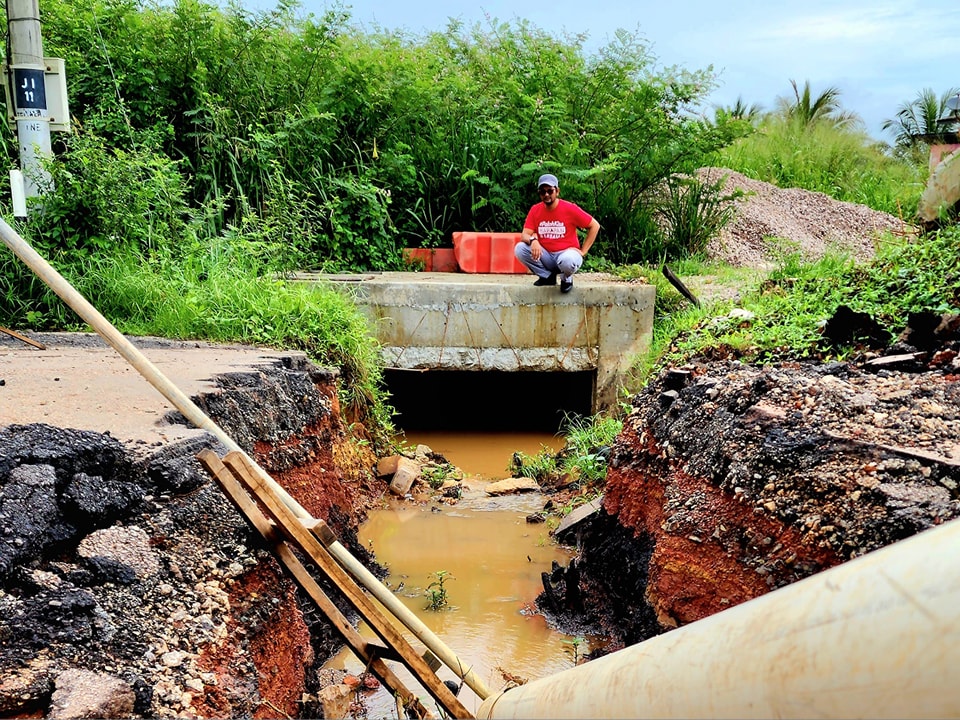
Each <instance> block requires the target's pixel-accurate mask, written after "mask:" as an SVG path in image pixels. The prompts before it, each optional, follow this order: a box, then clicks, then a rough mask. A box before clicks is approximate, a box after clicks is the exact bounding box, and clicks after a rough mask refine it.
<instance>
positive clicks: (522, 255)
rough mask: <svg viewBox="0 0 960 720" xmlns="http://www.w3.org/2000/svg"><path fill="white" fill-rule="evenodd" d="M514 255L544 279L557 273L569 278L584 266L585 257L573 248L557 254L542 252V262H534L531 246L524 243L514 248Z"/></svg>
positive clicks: (519, 243)
mask: <svg viewBox="0 0 960 720" xmlns="http://www.w3.org/2000/svg"><path fill="white" fill-rule="evenodd" d="M513 254H514V255H516V256H517V260H519V261H520V262H522V263H523V264H524V265H526V266H527V267H528V268H530V272H532V273H533V274H534V275H537V276H538V277H542V278H548V277H550V276H551V275H554V274H556V273H560V274H561V275H563V277H564V278H569V277H570V276H571V275H573V274H574V273H575V272H576V271H577V270H579V269H580V266H581V265H583V255H581V254H580V251H579V250H574V249H573V248H567V249H566V250H561V251H560V252H555V253H553V252H550V251H549V250H541V251H540V260H534V259H533V258H532V257H530V246H529V245H527V244H526V243H524V242H518V243H517V244H516V245H515V246H514V248H513Z"/></svg>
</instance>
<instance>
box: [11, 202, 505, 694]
mask: <svg viewBox="0 0 960 720" xmlns="http://www.w3.org/2000/svg"><path fill="white" fill-rule="evenodd" d="M0 239H2V240H3V242H4V244H5V245H6V246H7V247H8V248H10V250H11V252H13V254H14V255H16V256H17V257H18V258H20V260H21V261H22V262H23V263H24V264H25V265H27V267H29V268H30V269H31V270H32V271H33V272H34V273H35V274H36V275H37V277H39V278H40V279H41V280H42V281H43V282H44V283H46V285H47V286H48V287H49V288H50V289H51V290H53V291H54V292H55V293H56V294H57V295H58V296H59V297H60V299H62V300H63V301H64V302H65V303H66V304H67V305H69V306H70V308H71V309H72V310H73V311H74V312H75V313H77V315H79V316H80V317H81V318H82V319H83V320H84V321H85V322H86V323H87V324H88V325H90V327H92V328H93V329H94V330H95V331H96V332H97V334H98V335H100V336H101V337H102V338H103V339H104V340H106V342H107V343H108V344H109V345H110V346H111V347H112V348H113V349H114V350H116V351H117V352H118V353H120V355H121V356H122V357H123V358H124V359H125V360H126V361H127V362H129V363H130V364H131V365H132V366H133V367H134V368H135V369H136V370H137V372H139V373H140V374H141V375H142V376H143V377H144V378H146V380H147V382H149V383H150V384H151V385H153V387H154V388H156V389H157V390H158V391H159V392H160V394H161V395H163V396H164V397H165V398H166V399H167V400H169V401H170V402H171V403H172V404H173V406H174V407H175V408H177V410H179V411H180V412H181V413H182V414H183V416H184V417H185V418H187V420H189V421H190V422H191V423H193V424H194V425H195V426H196V427H198V428H200V429H203V430H206V431H207V432H209V433H210V434H211V435H213V436H214V437H215V438H216V439H217V440H219V441H220V442H221V443H223V445H224V446H225V447H226V448H227V449H228V450H232V451H235V452H238V453H240V454H242V455H243V456H244V457H245V458H246V460H247V461H248V462H249V463H250V467H251V468H252V470H253V471H254V473H255V474H256V476H257V477H258V478H260V479H261V480H262V481H263V483H264V484H265V485H266V486H267V487H269V488H270V490H271V491H272V492H273V493H274V494H275V495H276V496H277V497H278V498H280V500H281V501H282V502H283V504H284V505H286V506H287V507H288V508H290V511H291V512H292V513H293V514H294V515H296V516H297V517H298V518H300V519H301V520H304V521H311V520H314V518H313V517H311V515H310V513H308V512H307V511H306V510H305V509H304V508H303V506H301V505H300V504H299V503H298V502H297V501H296V500H295V499H294V498H293V497H291V495H290V494H289V493H288V492H287V491H286V490H284V489H283V488H282V487H281V486H280V485H279V484H278V483H277V482H276V481H275V480H274V479H273V478H272V477H270V475H269V474H268V473H267V471H266V470H264V469H263V468H261V467H260V465H258V464H257V463H256V461H254V460H253V458H251V457H250V456H249V455H247V453H246V452H245V451H244V450H243V448H241V447H240V446H239V445H238V444H237V443H236V441H234V440H233V438H231V437H230V436H229V435H227V433H226V432H224V431H223V429H222V428H220V426H218V425H217V424H216V423H215V422H213V420H211V419H210V418H209V417H207V416H206V414H204V412H203V411H202V410H201V409H200V408H199V407H197V405H196V404H195V403H194V402H193V401H192V400H191V399H190V398H189V397H187V396H186V395H185V394H184V393H183V391H181V390H180V388H178V387H177V386H176V385H174V384H173V383H172V382H171V381H170V380H169V379H168V378H167V377H166V376H165V375H164V374H163V373H161V372H160V370H158V369H157V367H156V366H155V365H154V364H153V363H152V362H150V361H149V360H148V359H147V358H146V357H145V356H144V355H143V353H141V352H140V350H138V349H137V348H136V347H135V346H134V345H133V343H131V342H130V341H129V340H127V338H125V337H124V336H123V335H122V334H121V333H120V331H119V330H117V329H116V328H115V327H114V326H113V325H112V324H111V323H110V321H109V320H107V319H106V318H105V317H104V316H103V315H101V314H100V312H99V311H98V310H97V309H96V308H95V307H93V305H91V304H90V303H89V302H88V301H87V299H86V298H84V297H83V296H82V295H81V294H80V293H79V292H77V290H76V289H75V288H74V287H73V286H72V285H71V284H70V283H69V282H67V280H66V279H65V278H64V277H63V276H62V275H61V274H60V273H58V272H57V271H56V270H55V269H54V268H53V267H52V266H51V265H50V263H48V262H47V261H46V260H44V259H43V258H42V257H41V256H40V255H39V254H38V253H37V251H36V250H34V249H33V248H32V247H31V246H30V244H29V243H27V241H26V240H24V239H23V238H22V237H20V235H19V234H18V233H17V232H16V231H15V230H14V229H13V228H12V227H10V225H9V224H8V223H7V222H6V221H5V220H4V219H3V218H0ZM327 549H328V550H329V552H330V554H331V555H333V556H334V557H335V558H336V559H337V561H338V562H339V563H340V564H341V565H343V567H344V568H345V569H346V570H347V571H348V572H349V573H350V574H351V575H353V576H354V578H355V579H356V580H357V581H358V582H359V583H360V584H361V585H362V586H363V587H365V588H366V589H367V590H368V591H369V592H370V593H371V594H372V595H373V596H374V597H375V598H377V600H379V601H380V603H381V604H383V606H384V607H386V608H387V609H388V610H389V611H390V612H391V613H392V614H393V616H394V617H396V618H397V619H398V620H399V621H400V622H401V623H403V625H404V626H405V627H406V628H407V629H408V630H410V632H412V633H413V634H414V635H415V636H416V637H417V638H418V639H419V640H420V641H421V642H422V643H423V644H424V645H426V646H427V648H429V649H430V651H431V652H433V654H434V655H436V656H437V658H439V659H440V660H441V661H442V662H443V663H444V664H445V665H446V666H447V667H448V668H449V669H450V670H451V671H452V672H453V673H454V674H456V676H457V677H459V678H461V679H462V680H463V681H464V682H465V683H466V684H467V685H468V686H469V687H470V688H471V689H472V690H473V691H474V692H475V693H476V694H477V696H478V697H479V698H480V699H481V700H483V699H486V698H487V697H488V696H489V695H490V691H489V690H488V689H487V687H486V686H485V685H484V683H483V681H482V680H480V678H478V677H477V676H476V673H474V672H473V670H472V669H471V668H470V667H469V666H467V665H464V663H463V662H462V661H461V660H460V659H459V658H458V657H457V655H456V654H455V653H454V652H453V650H451V649H450V648H449V647H448V646H447V645H446V644H445V643H444V642H443V641H442V640H441V639H440V638H439V637H437V636H436V634H434V633H433V631H432V630H430V628H428V627H427V626H426V625H425V624H424V623H423V621H421V620H420V618H418V617H417V616H416V615H414V614H413V612H412V611H411V610H410V609H409V608H408V607H407V606H406V605H404V604H403V603H402V602H400V600H399V599H397V597H396V596H394V594H393V593H391V592H390V591H389V590H388V589H387V587H386V586H385V585H384V584H383V583H382V582H380V580H379V579H377V576H376V575H374V574H373V573H372V572H370V571H369V570H368V569H367V568H366V567H365V566H364V565H363V564H362V563H361V562H360V561H359V560H357V559H356V558H355V557H354V556H353V555H352V554H351V553H350V551H349V550H347V549H346V548H345V547H344V546H343V545H342V544H341V543H340V542H339V541H334V542H331V543H330V544H329V545H328V546H327Z"/></svg>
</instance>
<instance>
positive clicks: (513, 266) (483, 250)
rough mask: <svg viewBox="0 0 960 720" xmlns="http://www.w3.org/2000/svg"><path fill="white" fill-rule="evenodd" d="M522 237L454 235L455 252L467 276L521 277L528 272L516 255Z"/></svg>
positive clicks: (508, 234) (502, 234)
mask: <svg viewBox="0 0 960 720" xmlns="http://www.w3.org/2000/svg"><path fill="white" fill-rule="evenodd" d="M518 242H520V233H506V232H502V233H497V232H495V233H487V232H483V233H481V232H455V233H453V252H454V254H455V255H456V257H457V265H459V266H460V270H461V271H462V272H466V273H500V274H520V273H526V272H529V271H528V270H527V268H526V267H525V266H524V265H523V264H522V263H521V262H520V261H519V260H517V257H516V255H514V254H513V248H514V246H515V245H516V244H517V243H518Z"/></svg>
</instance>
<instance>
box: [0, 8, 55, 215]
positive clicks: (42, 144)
mask: <svg viewBox="0 0 960 720" xmlns="http://www.w3.org/2000/svg"><path fill="white" fill-rule="evenodd" d="M7 29H8V33H9V38H10V47H9V53H10V56H9V58H8V63H9V75H8V77H9V79H10V82H11V85H12V87H11V88H10V95H11V97H12V99H13V108H14V115H15V119H16V122H17V140H18V142H19V145H20V169H21V171H22V172H23V183H24V187H23V190H24V193H25V195H26V197H39V196H40V195H41V194H42V193H43V192H44V191H45V190H46V189H48V188H49V186H50V183H51V178H50V174H49V173H48V172H47V171H46V170H45V169H44V167H43V163H42V160H43V159H44V158H49V157H51V156H52V154H53V152H52V150H51V147H50V118H49V112H48V109H47V93H46V87H45V80H44V72H45V71H46V63H45V62H44V58H43V41H42V40H41V37H40V3H39V0H7ZM13 177H14V175H13V174H11V178H12V179H13ZM13 182H14V183H16V180H13ZM13 190H14V194H16V192H17V188H13Z"/></svg>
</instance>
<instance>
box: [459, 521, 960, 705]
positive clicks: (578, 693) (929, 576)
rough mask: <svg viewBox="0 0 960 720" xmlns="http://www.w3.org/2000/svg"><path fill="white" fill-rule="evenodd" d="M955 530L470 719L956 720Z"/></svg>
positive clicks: (817, 578)
mask: <svg viewBox="0 0 960 720" xmlns="http://www.w3.org/2000/svg"><path fill="white" fill-rule="evenodd" d="M958 557H960V521H956V520H955V521H953V522H950V523H947V524H945V525H942V526H940V527H937V528H934V529H932V530H927V531H925V532H923V533H920V534H918V535H915V536H913V537H911V538H909V539H906V540H903V541H900V542H898V543H895V544H893V545H890V546H887V547H885V548H882V549H880V550H876V551H874V552H871V553H869V554H867V555H864V556H862V557H860V558H857V559H855V560H851V561H850V562H847V563H844V564H842V565H839V566H837V567H834V568H831V569H830V570H827V571H824V572H822V573H819V574H817V575H814V576H811V577H809V578H806V579H804V580H801V581H799V582H796V583H794V584H792V585H789V586H787V587H784V588H781V589H779V590H776V591H774V592H771V593H768V594H766V595H763V596H761V597H759V598H755V599H754V600H751V601H749V602H746V603H743V604H742V605H738V606H736V607H733V608H731V609H729V610H724V611H723V612H720V613H717V614H716V615H712V616H710V617H708V618H705V619H703V620H699V621H697V622H694V623H691V624H690V625H686V626H684V627H682V628H679V629H677V630H672V631H669V632H667V633H665V634H663V635H659V636H657V637H655V638H652V639H650V640H647V641H645V642H641V643H638V644H636V645H633V646H630V647H628V648H625V649H623V650H620V651H618V652H615V653H611V654H610V655H607V656H604V657H602V658H598V659H597V660H593V661H592V662H588V663H586V664H584V665H580V666H578V667H575V668H571V669H570V670H565V671H563V672H560V673H558V674H556V675H552V676H550V677H546V678H542V679H539V680H535V681H533V682H530V683H528V684H526V685H522V686H520V687H517V688H513V689H511V690H507V691H506V692H503V693H499V694H497V695H495V696H492V697H489V698H487V699H486V700H485V701H484V702H483V703H482V704H481V705H480V708H479V710H478V711H477V718H692V717H696V718H772V717H777V718H813V717H817V718H851V717H870V718H905V717H910V718H920V717H924V718H925V717H938V718H943V717H954V718H955V717H960V682H958V680H960V671H958V668H960V565H958V563H957V558H958Z"/></svg>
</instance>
